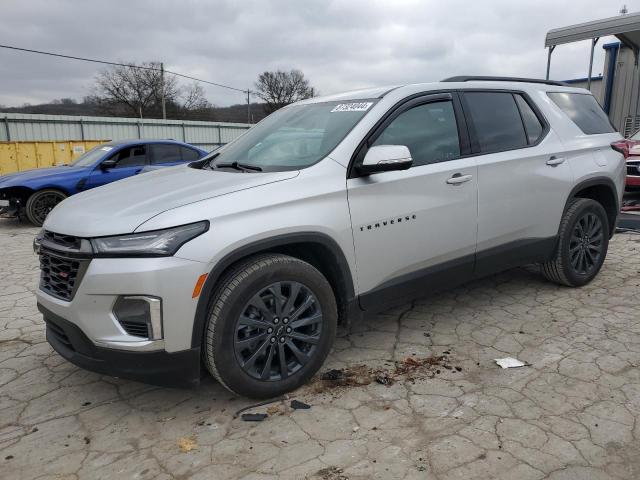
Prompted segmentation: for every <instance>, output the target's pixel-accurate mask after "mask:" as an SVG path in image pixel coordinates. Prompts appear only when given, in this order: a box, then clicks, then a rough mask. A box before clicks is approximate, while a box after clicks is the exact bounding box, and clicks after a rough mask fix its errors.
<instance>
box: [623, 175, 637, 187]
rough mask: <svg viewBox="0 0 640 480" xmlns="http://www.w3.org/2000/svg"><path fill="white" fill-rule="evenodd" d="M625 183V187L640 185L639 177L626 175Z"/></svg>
mask: <svg viewBox="0 0 640 480" xmlns="http://www.w3.org/2000/svg"><path fill="white" fill-rule="evenodd" d="M626 184H627V187H640V177H633V176H631V175H627V180H626Z"/></svg>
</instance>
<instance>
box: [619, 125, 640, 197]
mask: <svg viewBox="0 0 640 480" xmlns="http://www.w3.org/2000/svg"><path fill="white" fill-rule="evenodd" d="M619 145H620V151H621V152H622V153H623V154H624V158H625V160H626V162H627V178H626V181H625V189H626V190H627V191H639V190H640V130H638V131H637V132H636V133H634V134H633V135H631V136H630V137H629V138H627V139H626V140H623V141H622V142H620V143H619Z"/></svg>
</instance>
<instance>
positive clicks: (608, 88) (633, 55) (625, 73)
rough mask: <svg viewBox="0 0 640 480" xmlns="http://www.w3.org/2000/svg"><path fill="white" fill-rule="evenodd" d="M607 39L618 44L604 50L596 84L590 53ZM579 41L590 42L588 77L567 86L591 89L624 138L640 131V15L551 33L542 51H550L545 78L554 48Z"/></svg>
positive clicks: (561, 29)
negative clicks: (614, 39) (602, 39)
mask: <svg viewBox="0 0 640 480" xmlns="http://www.w3.org/2000/svg"><path fill="white" fill-rule="evenodd" d="M610 35H613V36H615V37H617V38H618V40H619V42H613V43H608V44H606V45H604V46H603V48H604V49H605V51H606V55H605V65H604V71H603V75H602V77H601V80H599V77H593V76H592V70H593V52H594V49H595V47H596V45H597V43H598V41H599V40H600V38H602V37H605V36H610ZM581 40H591V56H590V59H589V74H588V76H587V78H585V79H577V80H575V81H569V83H573V84H574V85H575V86H584V87H585V88H588V89H590V90H591V91H592V93H593V94H594V95H595V96H596V98H597V99H598V101H599V102H600V104H601V105H602V107H603V108H604V110H605V112H607V114H608V115H609V119H610V120H611V123H613V125H614V126H615V127H616V128H617V129H618V131H620V132H621V133H622V134H623V135H625V136H628V135H630V134H631V133H633V132H635V131H636V130H638V129H639V128H640V67H639V65H638V63H639V62H638V60H639V58H640V12H637V13H630V14H624V15H619V16H617V17H610V18H604V19H601V20H595V21H592V22H586V23H581V24H577V25H570V26H568V27H561V28H555V29H553V30H550V31H549V32H548V33H547V36H546V38H545V47H547V48H548V49H549V50H548V59H547V78H549V72H550V68H551V57H552V53H553V50H554V49H555V48H556V46H558V45H562V44H566V43H572V42H578V41H581Z"/></svg>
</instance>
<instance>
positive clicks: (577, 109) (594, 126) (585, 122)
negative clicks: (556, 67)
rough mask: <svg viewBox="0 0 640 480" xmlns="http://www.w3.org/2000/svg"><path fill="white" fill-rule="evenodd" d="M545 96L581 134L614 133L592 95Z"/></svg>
mask: <svg viewBox="0 0 640 480" xmlns="http://www.w3.org/2000/svg"><path fill="white" fill-rule="evenodd" d="M547 95H549V98H550V99H551V100H553V103H555V104H556V105H557V106H558V107H560V109H561V110H562V111H563V112H564V113H566V114H567V116H568V117H569V118H570V119H571V120H572V121H573V123H575V124H576V125H577V126H578V128H579V129H580V130H582V133H585V134H587V135H595V134H598V133H613V132H615V130H614V128H613V126H612V125H611V122H609V117H607V114H606V113H604V110H602V107H601V106H600V105H599V104H598V102H597V101H596V99H595V98H593V95H589V94H588V93H564V92H550V93H547Z"/></svg>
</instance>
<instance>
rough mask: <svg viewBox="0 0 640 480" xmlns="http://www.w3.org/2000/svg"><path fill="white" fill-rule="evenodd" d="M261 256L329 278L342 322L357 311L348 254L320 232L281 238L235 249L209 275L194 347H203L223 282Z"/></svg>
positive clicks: (195, 324) (200, 300) (198, 310)
mask: <svg viewBox="0 0 640 480" xmlns="http://www.w3.org/2000/svg"><path fill="white" fill-rule="evenodd" d="M259 253H280V254H284V255H289V256H291V257H295V258H298V259H300V260H303V261H305V262H307V263H310V264H311V265H313V266H314V267H315V268H317V269H318V270H319V271H320V272H321V273H322V274H323V275H324V276H325V277H326V278H327V280H328V281H329V284H330V285H331V288H332V289H333V291H334V294H335V296H336V302H337V304H338V321H339V322H346V320H347V317H348V315H349V313H350V312H353V311H354V310H355V309H357V301H356V300H355V288H354V284H353V276H352V275H351V269H350V267H349V263H348V262H347V259H346V257H345V255H344V252H343V251H342V249H341V248H340V246H339V245H338V243H337V242H336V241H335V240H333V239H332V238H331V237H329V236H328V235H326V234H323V233H318V232H302V233H292V234H285V235H278V236H275V237H270V238H266V239H262V240H258V241H256V242H252V243H249V244H247V245H244V246H242V247H240V248H238V249H237V250H234V251H233V252H231V253H229V254H227V255H225V256H224V257H223V258H222V260H220V261H219V262H218V263H217V264H216V265H215V266H214V267H213V269H212V270H211V272H209V275H208V276H207V280H206V281H205V284H204V286H203V288H202V292H201V294H200V297H199V298H198V304H197V306H196V313H195V317H194V321H193V330H192V332H191V346H192V347H199V346H200V345H201V344H202V338H203V335H204V329H205V326H206V323H207V312H208V310H209V305H210V302H211V299H212V298H211V297H212V294H213V292H214V290H215V288H216V287H217V285H218V283H219V281H220V280H221V279H222V278H223V277H224V275H225V274H226V272H228V271H229V270H230V269H231V268H232V267H233V266H234V265H236V264H237V263H238V262H239V261H242V260H244V259H246V258H248V257H250V256H253V255H256V254H259Z"/></svg>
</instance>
